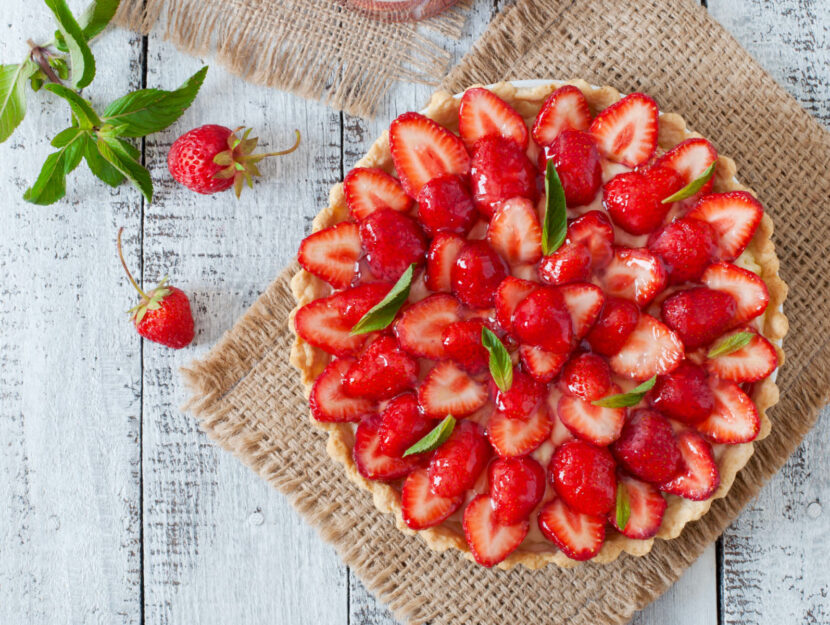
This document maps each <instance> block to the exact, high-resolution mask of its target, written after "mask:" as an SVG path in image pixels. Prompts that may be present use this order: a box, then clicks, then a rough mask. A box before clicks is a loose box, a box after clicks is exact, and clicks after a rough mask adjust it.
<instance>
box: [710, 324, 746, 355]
mask: <svg viewBox="0 0 830 625" xmlns="http://www.w3.org/2000/svg"><path fill="white" fill-rule="evenodd" d="M754 338H755V333H754V332H747V331H744V332H735V334H730V335H729V336H727V337H726V338H725V339H723V340H722V341H720V342H719V343H717V344H716V345H714V346H713V347H712V349H710V350H709V353H708V354H706V357H707V358H708V359H709V360H712V359H714V358H719V357H721V356H726V355H728V354H732V353H734V352H736V351H738V350H739V349H741V348H742V347H745V346H747V345H749V343H750V341H752V339H754Z"/></svg>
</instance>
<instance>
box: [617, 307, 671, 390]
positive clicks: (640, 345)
mask: <svg viewBox="0 0 830 625" xmlns="http://www.w3.org/2000/svg"><path fill="white" fill-rule="evenodd" d="M683 351H684V350H683V343H682V342H681V341H680V338H679V337H678V336H677V335H676V334H675V333H674V332H672V331H671V330H669V328H667V327H666V326H665V325H664V324H663V323H661V322H660V321H658V320H657V319H655V318H654V317H652V316H651V315H646V314H641V315H640V318H639V320H638V321H637V326H636V327H635V328H634V331H633V332H632V333H631V334H630V335H629V336H628V339H627V340H626V342H625V343H624V344H623V346H622V347H621V348H620V351H619V352H617V353H616V354H615V355H614V356H612V357H611V358H610V360H609V364H610V365H611V369H612V370H613V371H614V372H615V373H617V374H619V375H624V376H626V377H629V378H634V379H635V380H640V381H642V380H648V379H649V378H650V377H652V376H654V375H660V374H663V373H669V372H670V371H673V370H674V369H675V368H677V366H678V365H679V364H680V363H681V362H682V361H683Z"/></svg>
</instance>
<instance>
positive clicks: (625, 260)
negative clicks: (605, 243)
mask: <svg viewBox="0 0 830 625" xmlns="http://www.w3.org/2000/svg"><path fill="white" fill-rule="evenodd" d="M600 279H601V282H602V284H603V286H604V287H605V292H606V293H608V294H609V295H614V296H616V297H622V298H623V299H627V300H631V301H632V302H634V303H635V304H637V305H638V306H640V307H643V306H645V305H646V304H648V303H649V302H650V301H651V300H653V299H654V298H655V297H657V295H658V294H659V293H660V292H661V291H662V290H663V289H664V288H665V287H666V280H667V276H666V270H665V269H664V268H663V263H661V262H660V260H659V259H658V258H657V257H656V256H655V255H654V254H652V253H651V252H649V251H648V250H647V249H645V248H630V247H615V248H614V256H613V258H612V259H611V262H610V263H609V264H608V266H607V267H606V268H605V272H604V273H603V274H602V277H601V278H600Z"/></svg>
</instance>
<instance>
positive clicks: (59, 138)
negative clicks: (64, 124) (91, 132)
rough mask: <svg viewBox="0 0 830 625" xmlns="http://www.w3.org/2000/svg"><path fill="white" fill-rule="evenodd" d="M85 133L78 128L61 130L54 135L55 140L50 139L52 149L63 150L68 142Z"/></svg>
mask: <svg viewBox="0 0 830 625" xmlns="http://www.w3.org/2000/svg"><path fill="white" fill-rule="evenodd" d="M83 132H86V131H85V130H81V129H80V128H75V127H72V128H65V129H63V130H61V131H60V132H59V133H58V134H56V135H55V138H54V139H52V147H53V148H63V147H66V146H67V145H68V144H69V143H70V142H72V141H74V140H75V139H76V138H77V137H78V135H79V134H81V133H83Z"/></svg>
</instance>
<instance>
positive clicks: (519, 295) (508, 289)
mask: <svg viewBox="0 0 830 625" xmlns="http://www.w3.org/2000/svg"><path fill="white" fill-rule="evenodd" d="M537 288H539V285H538V284H534V283H533V282H530V281H529V280H521V279H520V278H515V277H513V276H507V277H506V278H505V279H504V280H502V282H501V284H499V287H498V288H497V289H496V297H495V300H494V304H495V307H496V321H498V322H499V325H500V326H501V328H502V330H504V331H505V332H512V331H513V313H514V312H515V311H516V306H518V305H519V302H521V301H522V300H523V299H524V298H526V297H527V296H528V295H530V294H531V293H533V291H535V290H536V289H537Z"/></svg>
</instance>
